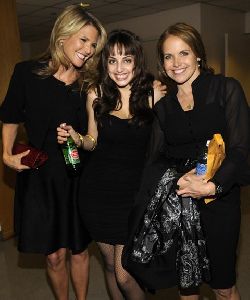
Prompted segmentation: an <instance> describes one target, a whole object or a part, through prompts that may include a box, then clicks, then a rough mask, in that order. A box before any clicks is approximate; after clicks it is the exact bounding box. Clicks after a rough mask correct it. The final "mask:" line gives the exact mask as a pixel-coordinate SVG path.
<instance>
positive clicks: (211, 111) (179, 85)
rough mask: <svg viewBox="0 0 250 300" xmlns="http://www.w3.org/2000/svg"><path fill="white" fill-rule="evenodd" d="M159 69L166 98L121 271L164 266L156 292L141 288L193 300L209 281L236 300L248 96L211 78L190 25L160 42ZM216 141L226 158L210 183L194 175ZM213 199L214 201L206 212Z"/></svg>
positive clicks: (231, 82)
mask: <svg viewBox="0 0 250 300" xmlns="http://www.w3.org/2000/svg"><path fill="white" fill-rule="evenodd" d="M158 66H159V72H160V78H161V79H162V80H163V82H165V83H167V88H168V94H167V95H166V96H165V97H164V98H162V99H161V100H160V101H159V102H158V103H157V104H156V105H155V107H154V111H155V114H156V118H155V122H154V126H153V133H152V140H151V146H152V147H151V150H152V151H151V154H150V157H149V161H148V164H147V167H146V168H145V171H144V175H143V179H142V185H141V188H140V191H139V193H138V197H137V199H136V203H135V207H134V208H133V210H132V211H133V215H132V216H131V222H133V226H131V227H132V229H131V235H130V239H129V241H128V245H130V246H131V247H132V248H131V249H132V250H129V251H128V250H127V252H125V253H126V256H125V257H124V265H125V266H126V264H127V259H128V257H129V256H128V255H131V257H133V259H134V261H136V262H137V266H139V267H141V266H142V265H143V264H145V263H146V265H147V266H148V269H149V270H150V266H151V265H150V264H151V263H152V265H154V266H155V265H156V263H157V260H161V259H162V262H165V266H163V265H161V266H159V267H158V269H157V271H158V280H156V279H155V278H154V284H151V286H150V283H151V282H153V280H152V279H151V281H150V278H146V277H145V276H143V275H144V274H139V273H138V274H137V275H138V276H137V278H138V280H140V277H142V278H143V280H144V282H146V280H148V285H149V286H150V287H151V288H167V287H170V286H173V285H179V287H180V295H181V299H190V300H197V299H198V298H199V285H200V284H201V283H202V281H208V284H209V285H210V286H211V288H212V289H213V290H214V292H215V295H216V299H218V300H222V299H228V300H229V299H230V300H239V299H240V296H239V293H238V291H237V288H236V285H235V284H236V269H235V268H236V266H235V265H236V256H237V255H236V250H237V243H238V238H239V231H240V185H241V184H242V183H243V182H244V184H246V183H249V178H247V176H248V175H247V174H249V170H248V169H247V167H246V165H247V156H248V154H249V147H250V141H249V136H250V134H249V130H250V126H249V112H248V110H249V109H248V105H247V102H246V99H245V95H244V92H243V90H242V88H241V86H240V84H239V82H238V81H236V80H235V79H233V78H227V77H225V76H223V75H214V74H213V72H212V70H211V69H210V68H208V66H207V60H206V54H205V49H204V45H203V42H202V39H201V36H200V34H199V33H198V31H197V30H196V29H195V28H193V27H192V26H190V25H187V24H185V23H177V24H174V25H172V26H170V27H169V28H168V29H167V30H165V31H164V32H163V33H162V35H161V36H160V39H159V41H158ZM214 134H221V136H222V138H223V140H224V142H225V152H226V157H225V159H224V160H223V162H222V164H221V165H220V167H219V168H218V170H217V171H216V172H215V174H214V176H213V177H212V178H211V179H210V180H207V179H205V175H197V174H196V171H195V167H196V165H197V162H199V159H200V157H201V156H202V155H203V153H204V149H206V144H207V141H208V140H211V139H212V138H213V135H214ZM247 172H248V173H247ZM176 182H177V184H176ZM209 197H210V198H212V199H214V198H215V200H213V201H210V202H209V203H208V204H206V203H207V202H205V198H209ZM212 199H211V200H212ZM158 204H159V205H158ZM159 207H160V209H159V211H157V210H156V209H155V208H157V209H158V208H159ZM151 216H152V217H151ZM141 220H142V223H141ZM140 224H143V226H141V225H140ZM138 226H139V227H138ZM138 228H142V229H141V230H140V229H138ZM141 237H143V239H142V241H143V242H140V243H138V241H141V240H140V238H141ZM138 245H139V246H138ZM138 249H139V250H138ZM146 268H147V267H145V270H146ZM149 273H150V271H149ZM132 274H133V270H132ZM155 274H156V273H155ZM134 276H135V275H134ZM152 276H153V275H152V274H151V278H152ZM142 278H141V280H142Z"/></svg>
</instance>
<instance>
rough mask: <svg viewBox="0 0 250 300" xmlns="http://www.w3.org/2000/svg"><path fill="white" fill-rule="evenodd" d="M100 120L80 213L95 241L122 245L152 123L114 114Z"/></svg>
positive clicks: (84, 180) (84, 178)
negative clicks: (137, 123)
mask: <svg viewBox="0 0 250 300" xmlns="http://www.w3.org/2000/svg"><path fill="white" fill-rule="evenodd" d="M101 123H102V125H99V126H98V145H97V148H96V149H95V150H94V152H93V153H92V155H91V158H90V160H89V162H88V163H87V166H86V167H85V169H84V172H83V174H82V177H81V185H80V198H79V199H80V200H79V201H80V202H79V205H80V213H81V216H82V219H83V221H84V222H85V225H86V227H87V229H88V231H89V232H90V235H91V238H92V239H93V240H95V241H97V242H103V243H108V244H112V245H115V244H122V245H123V244H124V243H125V241H126V238H127V227H128V215H129V213H130V210H131V207H132V206H133V203H134V196H135V194H136V192H137V190H138V187H139V184H140V178H141V172H142V169H143V166H144V161H145V154H146V147H147V143H148V140H149V134H150V129H151V126H150V125H144V126H138V125H135V124H131V121H130V120H128V119H120V118H118V117H116V116H113V115H107V116H105V117H103V118H102V120H101Z"/></svg>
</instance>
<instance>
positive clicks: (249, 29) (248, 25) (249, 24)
mask: <svg viewBox="0 0 250 300" xmlns="http://www.w3.org/2000/svg"><path fill="white" fill-rule="evenodd" d="M245 33H250V12H248V13H246V14H245Z"/></svg>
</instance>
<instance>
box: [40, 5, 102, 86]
mask: <svg viewBox="0 0 250 300" xmlns="http://www.w3.org/2000/svg"><path fill="white" fill-rule="evenodd" d="M87 25H91V26H94V27H95V28H96V29H97V31H98V33H99V38H98V42H97V47H96V51H95V53H94V55H93V56H92V57H91V58H89V59H88V60H87V61H86V63H85V64H84V65H83V66H82V68H81V70H80V82H81V85H82V84H84V85H86V86H87V87H89V86H91V85H93V84H95V83H96V81H97V78H98V70H97V65H98V61H99V59H100V53H101V50H102V49H103V47H104V45H105V42H106V36H107V35H106V31H105V29H104V28H103V26H102V24H101V23H100V21H99V20H98V19H97V18H96V17H95V16H93V15H92V14H91V13H89V12H87V11H86V10H85V9H84V8H83V7H82V6H81V5H78V4H77V5H70V6H68V7H66V8H65V9H64V10H63V12H62V13H61V14H60V15H59V16H58V18H57V19H56V22H55V24H54V27H53V29H52V32H51V36H50V43H49V47H48V49H47V51H46V52H45V53H44V54H42V55H41V56H40V58H39V61H41V62H45V63H47V64H46V66H45V67H44V68H42V69H40V70H38V71H37V72H36V73H37V74H38V75H41V76H43V77H46V76H50V75H53V74H55V73H56V72H57V70H58V68H59V66H60V65H63V66H64V67H65V68H68V67H69V61H68V60H67V58H66V57H65V54H64V52H63V49H62V47H61V46H60V40H61V39H62V38H65V37H69V36H71V35H73V34H75V33H77V32H78V31H79V30H80V29H81V28H82V27H84V26H87ZM49 61H51V63H50V64H48V62H49Z"/></svg>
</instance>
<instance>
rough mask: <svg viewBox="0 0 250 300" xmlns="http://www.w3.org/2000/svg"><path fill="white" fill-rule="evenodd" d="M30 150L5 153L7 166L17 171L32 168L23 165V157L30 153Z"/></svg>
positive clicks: (4, 160)
mask: <svg viewBox="0 0 250 300" xmlns="http://www.w3.org/2000/svg"><path fill="white" fill-rule="evenodd" d="M29 152H30V150H27V151H24V152H22V153H19V154H15V155H13V154H6V153H4V155H3V162H4V164H5V165H6V166H8V167H9V168H11V169H13V170H15V171H17V172H21V171H23V170H28V169H30V167H28V166H26V165H23V164H22V163H21V159H22V157H24V156H26V155H28V154H29Z"/></svg>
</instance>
